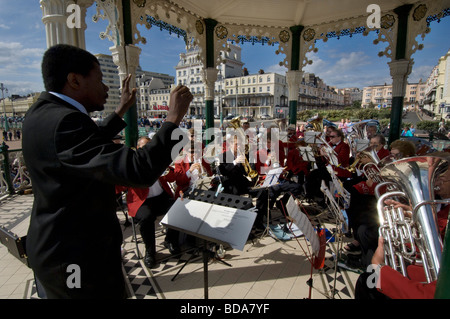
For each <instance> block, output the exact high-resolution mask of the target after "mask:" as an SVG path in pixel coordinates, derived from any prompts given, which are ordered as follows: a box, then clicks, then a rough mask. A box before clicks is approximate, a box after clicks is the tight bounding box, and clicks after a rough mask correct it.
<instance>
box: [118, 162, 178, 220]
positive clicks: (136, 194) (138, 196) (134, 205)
mask: <svg viewBox="0 0 450 319" xmlns="http://www.w3.org/2000/svg"><path fill="white" fill-rule="evenodd" d="M158 180H159V183H160V184H161V187H162V188H163V189H164V191H165V192H166V193H167V194H169V195H170V196H171V197H174V194H173V191H172V188H171V187H170V185H169V183H172V182H174V181H175V174H174V171H173V168H172V167H171V169H170V171H169V173H168V174H167V175H165V176H161V177H160V178H159V179H158ZM125 191H128V192H127V206H128V215H130V216H131V217H135V216H136V213H137V211H138V210H139V208H140V207H141V206H142V204H143V203H144V202H145V200H146V199H147V196H148V192H149V187H145V188H136V187H125V186H119V185H118V186H116V194H119V193H120V192H125Z"/></svg>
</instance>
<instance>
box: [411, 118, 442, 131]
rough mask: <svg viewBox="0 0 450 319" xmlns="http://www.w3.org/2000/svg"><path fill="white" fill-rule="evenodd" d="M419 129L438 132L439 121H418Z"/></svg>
mask: <svg viewBox="0 0 450 319" xmlns="http://www.w3.org/2000/svg"><path fill="white" fill-rule="evenodd" d="M416 126H417V129H419V130H424V131H427V132H428V133H436V132H437V131H438V129H439V121H422V122H419V123H417V125H416Z"/></svg>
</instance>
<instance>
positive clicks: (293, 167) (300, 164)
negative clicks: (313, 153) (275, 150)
mask: <svg viewBox="0 0 450 319" xmlns="http://www.w3.org/2000/svg"><path fill="white" fill-rule="evenodd" d="M308 165H309V162H307V161H304V160H303V158H302V156H301V155H300V151H299V150H298V149H297V148H292V149H291V150H290V151H289V153H288V156H287V160H286V167H287V170H288V171H291V172H292V173H294V175H297V174H298V173H300V172H304V173H305V176H306V175H308V173H309V170H308Z"/></svg>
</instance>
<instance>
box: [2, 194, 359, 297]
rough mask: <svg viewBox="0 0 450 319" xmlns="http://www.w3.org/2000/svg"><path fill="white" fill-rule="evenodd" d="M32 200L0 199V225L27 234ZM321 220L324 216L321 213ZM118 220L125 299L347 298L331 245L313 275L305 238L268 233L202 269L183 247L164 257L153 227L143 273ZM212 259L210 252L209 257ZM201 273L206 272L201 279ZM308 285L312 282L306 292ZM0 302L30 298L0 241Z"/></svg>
mask: <svg viewBox="0 0 450 319" xmlns="http://www.w3.org/2000/svg"><path fill="white" fill-rule="evenodd" d="M32 200H33V195H32V194H31V195H15V196H12V197H9V198H7V199H4V200H2V202H0V225H2V226H3V227H5V228H7V229H8V230H10V231H12V232H13V233H15V234H17V236H19V237H20V236H24V235H26V232H27V228H28V223H29V212H30V209H31V205H32ZM277 212H278V213H279V211H278V210H274V211H273V212H272V215H273V216H274V215H275V218H273V224H274V225H275V224H277V223H279V222H281V223H282V222H283V216H282V215H281V214H279V216H278V217H280V218H278V219H277V217H276V214H277ZM326 215H327V214H326V213H324V214H322V215H321V216H326ZM118 217H119V218H120V220H121V223H122V225H123V226H122V227H123V231H124V239H125V240H124V245H123V249H124V271H125V273H126V274H127V278H128V285H129V288H130V298H133V299H203V298H205V293H207V294H208V298H210V299H308V298H311V299H326V298H333V297H334V298H335V299H353V298H354V284H355V282H356V280H357V278H358V274H357V273H356V272H353V271H347V270H345V269H341V268H339V267H338V268H337V269H336V271H335V266H336V263H335V262H334V256H335V253H336V243H337V242H329V243H328V244H327V248H326V259H325V266H324V268H323V269H321V270H316V269H313V268H312V266H311V263H310V262H309V261H308V258H307V257H306V256H310V254H311V253H310V252H309V251H310V245H309V242H308V241H307V240H305V238H304V236H302V237H299V238H292V239H290V240H286V241H280V240H278V239H275V238H273V237H271V236H269V235H264V234H261V233H256V234H255V237H254V238H253V239H252V240H249V241H247V243H246V245H245V247H244V249H243V250H242V251H240V250H236V249H231V248H228V249H226V250H225V256H224V257H223V260H222V261H225V262H226V263H227V264H228V265H226V264H224V263H223V262H221V261H218V260H217V259H209V261H208V263H207V271H206V272H205V271H204V263H203V259H202V256H203V255H202V252H201V250H200V251H197V249H195V248H192V247H190V246H188V245H184V246H183V248H184V251H183V252H182V254H180V255H178V256H172V255H170V253H169V252H168V250H167V249H165V248H164V247H163V246H162V244H161V243H162V241H163V239H164V234H163V231H164V229H163V228H162V226H161V225H160V224H158V228H157V244H158V246H157V249H158V252H157V259H158V260H159V264H158V266H157V267H156V268H154V269H151V270H149V269H147V268H146V267H145V266H144V264H143V260H142V259H139V258H137V254H136V252H137V251H136V245H135V242H134V240H133V236H132V234H133V232H132V226H125V225H124V224H125V215H124V214H123V213H122V212H121V211H118ZM325 225H327V222H326V221H325ZM328 225H329V227H330V228H329V229H332V227H335V225H332V224H328ZM261 235H264V236H261ZM345 240H348V239H347V238H346V239H345ZM138 247H139V250H140V254H141V255H142V254H143V253H144V247H143V244H142V242H141V240H140V236H139V235H138ZM210 248H211V249H213V247H210ZM211 256H214V254H213V253H211ZM190 258H192V259H190ZM189 259H190V260H189ZM188 260H189V262H187V261H188ZM186 262H187V263H186ZM183 266H184V268H183V269H182V267H183ZM180 269H181V271H180ZM179 271H180V272H179ZM178 272H179V274H178V275H176V274H177V273H178ZM205 274H207V280H206V281H205ZM175 275H176V277H175ZM311 279H312V281H311ZM205 282H206V285H205ZM308 282H312V287H310V286H309V285H308ZM205 286H206V287H207V290H206V291H205ZM333 289H334V291H335V294H334V295H333V293H332V291H333ZM0 298H1V299H6V298H13V299H22V298H24V299H34V298H37V295H36V291H35V286H34V279H33V274H32V271H31V270H30V269H29V268H28V267H27V266H26V265H25V264H24V263H23V262H21V261H20V260H19V259H18V258H16V257H14V256H13V255H12V254H11V253H9V252H8V250H7V248H6V247H5V246H4V245H1V244H0Z"/></svg>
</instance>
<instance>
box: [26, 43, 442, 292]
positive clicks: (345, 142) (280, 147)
mask: <svg viewBox="0 0 450 319" xmlns="http://www.w3.org/2000/svg"><path fill="white" fill-rule="evenodd" d="M42 73H43V79H44V85H45V89H46V92H43V93H42V94H41V96H40V97H39V99H38V100H37V102H36V103H35V104H34V105H33V106H32V107H31V108H30V110H29V111H28V113H27V116H26V119H25V121H24V124H23V143H22V145H23V155H24V159H25V162H26V165H27V169H28V172H29V174H30V177H31V179H32V181H33V184H32V185H33V193H34V195H35V196H34V203H33V208H32V213H31V219H30V226H29V231H28V236H27V255H28V259H29V263H30V266H31V268H32V269H33V271H34V274H35V279H36V284H37V288H38V292H39V294H40V296H41V297H47V298H100V297H101V298H124V297H126V295H125V291H126V289H125V283H124V278H123V273H122V256H121V245H122V242H123V234H122V230H121V228H120V225H119V220H118V217H117V202H116V200H117V198H118V195H121V194H123V193H125V194H126V200H127V205H128V212H129V215H130V216H131V218H134V219H135V220H136V222H137V223H138V224H139V227H140V232H141V235H142V238H143V241H144V245H145V250H146V251H145V257H144V263H145V265H146V266H147V267H149V268H153V267H155V266H156V265H157V263H158V260H157V258H156V255H155V251H156V247H155V245H156V243H155V220H156V218H157V216H160V215H164V214H165V213H166V212H167V211H168V210H169V209H170V207H171V205H172V204H173V203H174V201H175V200H176V199H177V198H179V197H184V196H188V195H189V193H190V192H191V191H192V190H193V189H195V188H196V187H198V185H199V182H201V181H202V180H203V178H204V177H206V176H208V177H211V183H210V184H209V186H208V189H210V190H214V191H216V192H220V191H221V192H223V193H228V194H233V195H238V196H251V197H252V198H253V199H254V201H255V202H256V212H257V218H256V220H255V224H254V229H255V230H258V229H261V228H264V227H265V225H264V222H265V223H266V225H267V224H268V223H270V220H267V216H268V214H266V213H267V211H268V210H270V209H272V208H273V206H274V205H276V207H277V208H279V209H280V210H282V211H283V212H285V213H286V211H285V209H284V208H285V206H286V201H287V200H288V199H289V197H290V196H294V197H301V198H302V199H304V200H305V201H308V202H309V203H312V204H314V205H317V207H319V209H322V210H323V209H325V208H326V207H327V202H326V200H325V197H324V194H323V192H322V190H321V183H322V181H325V182H326V183H339V184H341V186H342V187H343V188H344V189H345V191H347V192H348V193H349V194H351V196H350V199H349V202H348V203H346V206H347V207H346V208H347V213H348V224H349V226H350V227H349V230H348V234H347V235H348V236H349V237H352V238H353V241H351V242H349V243H348V244H347V245H346V246H345V247H344V250H345V253H346V254H349V255H355V256H359V257H358V261H359V262H360V263H361V265H367V264H368V263H369V261H370V263H375V262H377V263H378V264H380V262H379V255H380V250H381V248H380V246H379V238H378V232H377V227H378V226H379V225H378V224H377V220H376V218H375V214H376V213H375V211H374V206H373V203H374V199H375V195H374V188H375V184H376V182H375V181H374V180H372V178H370V177H367V176H365V175H364V174H363V173H362V170H363V165H364V164H365V163H367V162H368V161H370V160H371V159H370V156H368V153H371V154H376V157H377V158H378V160H380V161H383V160H384V159H386V158H391V160H393V161H395V160H399V159H401V158H404V157H411V156H414V155H416V154H415V148H414V145H413V144H412V143H410V142H408V141H403V140H398V141H394V142H393V143H391V144H390V146H389V147H388V146H387V145H386V140H385V138H384V136H383V134H380V132H379V128H378V127H376V126H371V125H367V127H366V132H367V136H366V137H367V139H368V140H369V141H370V145H369V146H368V148H367V149H365V150H363V151H359V152H353V151H354V149H353V144H352V143H350V140H349V136H350V134H351V131H350V130H349V129H350V128H351V127H352V125H350V122H347V121H345V122H342V123H341V125H340V127H336V126H334V125H330V126H326V127H324V129H323V131H320V132H315V133H318V134H319V136H320V138H318V136H317V135H314V136H315V137H314V138H315V139H316V140H317V141H318V142H317V143H312V144H311V142H309V141H308V143H307V138H306V137H307V135H308V132H307V131H306V130H305V127H301V126H298V127H296V126H295V125H292V124H291V125H289V126H287V128H286V138H285V139H283V140H282V139H280V128H279V127H278V126H277V125H272V126H269V127H268V128H265V127H260V128H258V130H256V127H250V123H248V122H244V123H242V126H241V127H232V128H229V129H227V130H226V135H225V136H224V137H225V140H223V141H221V142H220V143H221V144H220V146H221V147H220V148H219V150H220V151H218V152H213V157H214V161H212V162H210V161H207V160H206V158H205V156H204V155H205V151H206V146H205V143H204V139H203V138H204V137H203V136H202V134H201V133H200V132H196V131H195V129H194V128H192V127H191V128H189V129H188V130H187V134H186V133H185V132H186V131H184V130H179V131H177V130H178V128H179V127H180V125H181V123H182V121H183V118H184V116H185V114H186V112H187V110H188V108H189V104H190V103H191V101H192V99H193V96H192V94H191V92H190V91H189V89H188V88H187V87H185V86H181V85H180V86H177V87H176V88H175V89H174V90H173V91H172V92H171V94H170V95H171V96H170V103H169V110H168V113H167V117H166V118H165V120H164V121H163V122H162V123H161V127H160V129H159V130H158V131H157V132H156V133H154V134H152V135H151V136H149V137H142V138H140V139H139V142H138V145H137V147H136V149H135V148H133V147H129V146H127V145H124V144H123V143H116V142H114V141H113V140H114V139H115V136H116V135H117V134H118V132H120V131H121V130H122V129H123V128H124V126H125V125H126V124H125V122H124V121H123V120H122V117H123V116H124V114H125V113H126V112H127V110H128V109H129V108H130V107H131V105H133V104H134V102H135V99H136V89H132V88H130V79H131V76H128V77H126V78H125V79H124V80H123V83H122V88H123V89H122V97H121V102H120V104H119V106H118V107H117V109H116V110H115V112H114V113H113V114H111V115H110V116H109V117H108V118H106V119H104V120H103V121H101V123H99V124H98V125H97V124H96V123H95V122H94V121H93V120H92V119H91V118H90V117H89V115H88V114H89V113H90V112H94V111H101V110H103V105H104V103H105V102H106V98H107V92H108V87H107V86H106V85H104V84H103V81H102V72H101V70H100V65H99V62H98V60H97V59H96V58H95V56H93V55H91V54H90V53H88V52H87V51H85V50H82V49H79V48H76V47H73V46H69V45H56V46H53V47H51V48H49V49H48V50H47V51H46V52H45V54H44V57H43V61H42ZM353 125H354V123H353ZM36 132H39V134H36ZM283 135H284V134H283ZM307 146H311V148H310V149H311V150H312V152H313V158H314V160H312V159H310V158H306V156H307V154H306V153H304V151H305V149H307ZM174 150H175V152H174ZM173 154H177V156H176V157H174V156H173ZM274 171H275V172H276V173H274ZM447 172H448V170H447V171H446V172H445V174H447ZM269 176H270V177H271V178H272V177H273V176H275V178H276V183H272V182H271V183H268V186H267V187H258V186H261V185H263V184H264V182H267V181H268V178H269ZM446 176H447V175H446ZM266 179H267V180H266ZM449 180H450V179H449V178H447V179H442V180H440V182H441V183H442V185H441V187H440V193H439V194H438V195H440V196H444V197H445V196H447V195H448V187H447V183H448V181H449ZM442 211H443V212H445V210H442ZM447 214H448V208H447ZM444 215H445V213H442V216H444ZM444 217H445V218H446V216H444ZM444 217H443V218H444ZM265 218H266V220H264V219H265ZM86 221H89V223H87V222H86ZM181 238H182V236H180V233H179V232H178V231H175V230H171V229H168V231H167V233H166V237H165V240H164V246H165V247H166V248H167V249H168V250H169V252H170V253H171V254H179V253H180V251H181V247H180V245H181V244H182V241H181V240H180V239H181ZM99 260H101V261H102V263H103V265H104V267H101V268H102V269H101V271H99V268H98V261H99ZM73 265H77V266H79V269H80V270H81V272H82V274H81V277H79V278H78V279H79V281H80V282H79V283H78V285H75V286H76V287H75V289H74V287H73V286H71V287H69V285H68V284H67V282H68V281H69V280H70V278H71V277H72V273H71V272H70V271H69V269H73V268H70V267H72V266H73ZM385 267H387V266H384V267H382V268H383V269H384V268H385ZM383 272H384V270H383ZM384 281H385V280H384V279H383V283H382V284H381V286H382V288H383V285H384ZM360 288H361V287H360ZM362 292H364V289H363V288H361V289H359V290H358V293H359V295H358V297H361V296H363V295H364V294H363V293H362ZM382 292H383V291H382ZM365 293H366V294H365V295H366V296H368V295H371V294H374V293H373V292H365Z"/></svg>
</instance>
